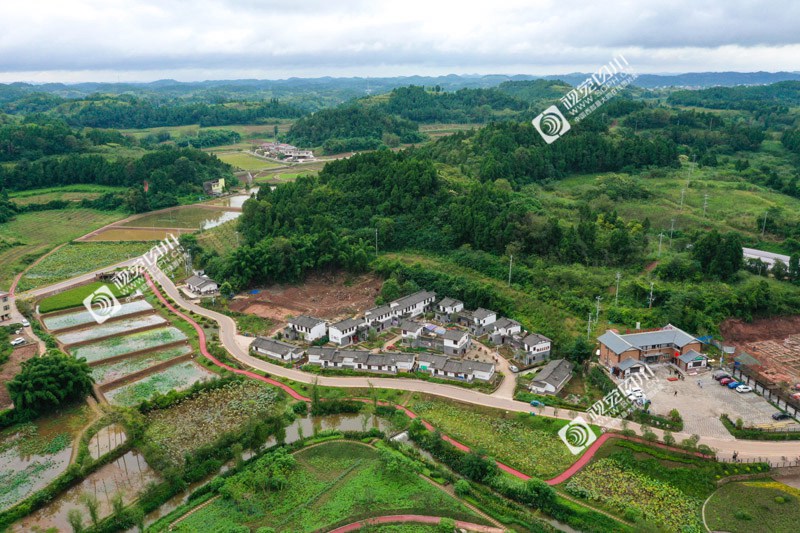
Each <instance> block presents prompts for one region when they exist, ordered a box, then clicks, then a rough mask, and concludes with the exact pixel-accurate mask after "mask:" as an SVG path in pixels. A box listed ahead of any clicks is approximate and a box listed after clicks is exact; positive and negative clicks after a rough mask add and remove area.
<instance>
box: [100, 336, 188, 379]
mask: <svg viewBox="0 0 800 533" xmlns="http://www.w3.org/2000/svg"><path fill="white" fill-rule="evenodd" d="M191 351H192V347H191V346H189V345H188V344H185V345H182V346H176V347H174V348H165V349H163V350H158V351H155V352H150V353H147V354H144V355H139V356H134V357H131V358H128V359H123V360H122V361H117V362H114V363H108V364H105V365H97V366H94V367H92V377H93V378H94V381H95V383H98V384H100V385H103V384H105V383H110V382H112V381H116V380H118V379H122V378H124V377H125V376H129V375H131V374H135V373H136V372H141V371H142V370H147V369H148V368H150V367H153V366H155V365H158V364H160V363H163V362H166V361H169V360H171V359H175V358H176V357H180V356H181V355H186V354H187V353H190V352H191Z"/></svg>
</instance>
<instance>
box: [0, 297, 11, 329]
mask: <svg viewBox="0 0 800 533" xmlns="http://www.w3.org/2000/svg"><path fill="white" fill-rule="evenodd" d="M4 320H11V295H10V294H9V293H7V292H6V291H0V322H2V321H4Z"/></svg>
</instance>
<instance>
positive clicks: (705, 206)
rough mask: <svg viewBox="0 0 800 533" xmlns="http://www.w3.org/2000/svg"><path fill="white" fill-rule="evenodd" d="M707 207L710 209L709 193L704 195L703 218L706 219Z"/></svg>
mask: <svg viewBox="0 0 800 533" xmlns="http://www.w3.org/2000/svg"><path fill="white" fill-rule="evenodd" d="M707 207H708V193H706V194H704V195H703V218H706V208H707Z"/></svg>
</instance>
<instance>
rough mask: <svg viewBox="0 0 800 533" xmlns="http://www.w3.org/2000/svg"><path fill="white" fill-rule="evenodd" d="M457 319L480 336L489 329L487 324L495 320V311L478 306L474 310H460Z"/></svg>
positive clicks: (471, 331)
mask: <svg viewBox="0 0 800 533" xmlns="http://www.w3.org/2000/svg"><path fill="white" fill-rule="evenodd" d="M459 321H460V322H461V323H462V324H464V325H465V326H467V327H469V330H470V333H472V334H473V335H475V336H476V337H480V336H481V335H483V334H485V333H487V332H488V331H490V328H489V326H490V325H491V324H494V323H495V322H496V321H497V313H495V312H494V311H489V310H488V309H484V308H483V307H479V308H478V309H476V310H474V311H464V312H462V313H461V315H460V316H459Z"/></svg>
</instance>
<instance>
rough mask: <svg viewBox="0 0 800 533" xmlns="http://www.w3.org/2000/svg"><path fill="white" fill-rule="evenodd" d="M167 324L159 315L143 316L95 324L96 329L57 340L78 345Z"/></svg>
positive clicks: (60, 334) (62, 334) (58, 334)
mask: <svg viewBox="0 0 800 533" xmlns="http://www.w3.org/2000/svg"><path fill="white" fill-rule="evenodd" d="M166 323H167V319H166V318H164V317H162V316H161V315H159V314H156V313H153V314H150V315H141V316H137V317H134V318H126V319H123V320H114V321H113V322H106V323H105V324H102V325H98V324H95V325H94V327H87V328H83V329H78V330H73V331H69V332H67V333H57V334H56V338H58V340H60V341H61V342H62V343H63V344H64V345H70V344H78V343H80V342H86V341H90V340H94V339H100V338H102V337H110V336H112V335H119V334H122V333H127V332H130V331H133V330H136V329H139V328H146V327H150V326H160V325H163V324H166Z"/></svg>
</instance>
